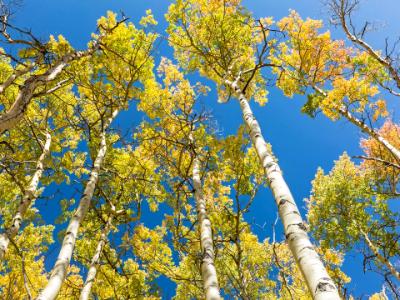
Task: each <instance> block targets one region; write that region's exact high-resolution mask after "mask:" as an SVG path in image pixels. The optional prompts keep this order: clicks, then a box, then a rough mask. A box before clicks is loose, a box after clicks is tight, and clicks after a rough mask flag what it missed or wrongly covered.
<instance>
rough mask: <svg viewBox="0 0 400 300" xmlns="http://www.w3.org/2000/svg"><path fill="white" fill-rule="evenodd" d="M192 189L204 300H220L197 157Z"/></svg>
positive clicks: (194, 161) (209, 226)
mask: <svg viewBox="0 0 400 300" xmlns="http://www.w3.org/2000/svg"><path fill="white" fill-rule="evenodd" d="M192 179H193V187H194V197H195V200H196V206H197V216H198V221H199V232H200V244H201V251H202V262H201V276H202V279H203V286H204V294H205V296H206V300H220V299H221V296H220V294H219V287H218V279H217V272H216V270H215V265H214V247H213V238H212V232H211V223H210V220H209V219H208V216H207V211H206V201H205V199H204V195H203V188H202V184H201V179H200V161H199V158H198V157H197V156H195V158H194V160H193V178H192Z"/></svg>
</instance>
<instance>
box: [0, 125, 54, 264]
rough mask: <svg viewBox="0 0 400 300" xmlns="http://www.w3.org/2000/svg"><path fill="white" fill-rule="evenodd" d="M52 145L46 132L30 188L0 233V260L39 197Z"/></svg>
mask: <svg viewBox="0 0 400 300" xmlns="http://www.w3.org/2000/svg"><path fill="white" fill-rule="evenodd" d="M50 145H51V135H50V133H48V132H46V141H45V143H44V146H43V150H42V153H41V154H40V156H39V158H38V160H37V162H36V170H35V173H34V174H33V176H32V179H31V182H30V184H29V186H28V188H27V189H26V190H25V192H24V195H23V196H22V199H21V202H20V203H19V206H18V210H17V213H16V214H15V215H14V217H13V219H12V221H11V225H10V227H8V228H7V229H6V231H5V232H4V233H3V234H1V235H0V261H1V260H3V258H4V254H5V252H6V251H7V248H8V244H9V243H10V239H13V238H14V237H15V236H16V235H17V234H18V231H19V229H20V227H21V223H22V219H23V217H24V215H25V213H26V211H27V210H28V208H29V207H30V205H31V203H32V201H33V200H35V199H36V197H37V189H38V185H39V181H40V178H41V177H42V174H43V170H44V160H45V159H46V157H47V156H48V155H49V153H50Z"/></svg>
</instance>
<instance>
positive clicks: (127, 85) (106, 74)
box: [37, 12, 156, 300]
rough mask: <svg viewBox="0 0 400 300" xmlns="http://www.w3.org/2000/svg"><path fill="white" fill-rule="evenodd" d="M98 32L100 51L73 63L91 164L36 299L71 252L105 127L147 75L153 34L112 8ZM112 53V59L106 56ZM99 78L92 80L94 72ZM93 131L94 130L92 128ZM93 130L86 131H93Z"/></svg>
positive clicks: (55, 282)
mask: <svg viewBox="0 0 400 300" xmlns="http://www.w3.org/2000/svg"><path fill="white" fill-rule="evenodd" d="M148 23H155V21H154V19H153V18H152V16H151V14H150V12H149V13H148V15H147V16H146V17H144V18H143V21H142V22H141V24H142V27H145V26H146V25H147V24H148ZM98 26H99V27H100V36H102V35H103V34H104V33H106V32H108V31H109V30H110V29H113V30H112V34H110V35H105V38H104V39H102V43H101V45H102V49H103V52H101V53H99V54H98V55H96V56H93V58H92V59H91V60H90V61H88V62H87V63H86V64H82V65H81V66H76V69H74V72H75V80H76V84H77V85H78V88H79V93H80V96H81V98H83V99H82V104H81V106H82V108H83V110H82V112H81V118H82V119H84V122H85V123H86V124H90V125H89V126H90V127H89V130H90V133H89V137H90V138H91V142H92V143H93V141H98V145H96V146H94V147H93V148H94V149H97V151H96V152H95V153H96V154H95V155H94V160H93V166H92V169H91V170H90V174H89V179H88V181H87V183H86V185H85V189H84V191H83V194H82V197H81V199H80V201H79V205H78V207H77V208H76V210H75V212H74V214H73V216H72V217H71V219H70V221H69V225H68V227H67V230H66V233H65V236H64V240H63V243H62V245H61V249H60V252H59V255H58V258H57V261H56V262H55V265H54V267H53V269H52V271H51V275H50V278H49V282H48V284H47V286H46V287H45V288H44V289H43V290H42V291H41V293H40V295H39V296H38V297H37V299H41V300H44V299H46V300H47V299H55V298H56V297H57V295H58V293H59V291H60V289H61V286H62V284H63V282H64V280H65V277H66V271H67V267H68V266H69V263H70V261H71V258H72V254H73V250H74V247H75V243H76V238H77V234H78V230H79V227H80V226H81V224H82V222H83V221H84V219H85V216H86V214H87V213H88V210H89V208H90V205H91V202H92V197H93V194H94V192H95V189H96V185H97V182H98V177H99V173H100V171H101V167H102V164H103V161H104V159H105V156H106V152H107V130H108V129H109V127H110V125H111V123H112V121H113V120H114V119H115V117H116V116H117V114H118V112H119V111H120V110H121V109H126V108H127V107H128V104H129V101H130V100H131V99H132V98H133V97H135V96H137V93H138V88H136V87H135V86H134V84H135V83H137V82H143V81H145V80H146V77H148V76H151V68H152V66H153V62H152V59H151V56H150V51H151V48H152V45H153V42H154V40H155V38H156V35H154V34H152V33H148V34H146V33H145V32H144V30H143V28H136V27H134V26H133V25H132V24H129V25H128V24H126V23H121V22H119V21H117V17H116V15H115V14H113V13H111V12H109V13H108V15H107V17H102V18H100V19H99V21H98ZM111 56H113V57H115V58H116V59H115V60H114V59H110V57H111ZM99 76H100V77H102V78H104V79H103V81H98V80H97V78H99ZM96 131H97V132H96ZM96 133H97V136H96V135H95V136H91V135H92V134H96Z"/></svg>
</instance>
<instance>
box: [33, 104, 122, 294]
mask: <svg viewBox="0 0 400 300" xmlns="http://www.w3.org/2000/svg"><path fill="white" fill-rule="evenodd" d="M117 113H118V111H114V113H113V115H112V116H111V117H110V118H109V119H108V122H107V124H106V125H105V126H104V127H103V130H102V132H101V134H100V147H99V150H98V152H97V156H96V159H95V161H94V164H93V168H92V171H91V172H90V178H89V181H88V182H87V183H86V187H85V190H84V192H83V195H82V197H81V200H80V201H79V206H78V208H77V209H76V210H75V213H74V215H73V216H72V218H71V220H70V222H69V224H68V227H67V230H66V232H65V236H64V240H63V243H62V246H61V250H60V252H59V254H58V258H57V261H56V263H55V265H54V267H53V270H52V272H51V275H50V279H49V281H48V283H47V285H46V287H45V288H44V289H43V290H42V292H41V293H40V295H39V296H38V297H37V300H53V299H55V298H56V297H57V295H58V293H59V291H60V289H61V285H62V283H63V282H64V280H65V277H66V275H67V268H68V266H69V262H70V261H71V258H72V253H73V250H74V247H75V241H76V237H77V234H78V230H79V226H80V225H81V223H82V221H83V219H84V218H85V216H86V213H87V211H88V210H89V206H90V203H91V200H92V197H93V193H94V190H95V188H96V184H97V181H98V176H99V171H100V167H101V165H102V163H103V160H104V157H105V155H106V151H107V144H106V129H107V127H108V126H109V125H110V124H111V122H112V120H113V119H114V117H115V116H116V115H117Z"/></svg>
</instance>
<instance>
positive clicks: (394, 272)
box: [361, 230, 400, 280]
mask: <svg viewBox="0 0 400 300" xmlns="http://www.w3.org/2000/svg"><path fill="white" fill-rule="evenodd" d="M361 233H362V235H363V236H364V239H365V241H366V242H367V245H368V247H369V248H370V249H371V251H372V252H373V253H374V254H375V256H376V258H377V259H378V260H379V261H380V262H381V264H383V265H385V266H386V267H387V268H388V269H389V271H390V273H391V274H392V275H393V276H394V277H396V278H397V280H400V273H399V271H397V270H396V268H395V267H394V266H393V265H392V264H391V262H390V261H389V260H388V259H387V258H386V257H384V256H383V255H381V254H380V253H379V249H378V248H377V247H376V246H375V245H374V244H373V243H372V242H371V240H370V239H369V237H368V234H366V233H365V232H364V231H363V230H361Z"/></svg>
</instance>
